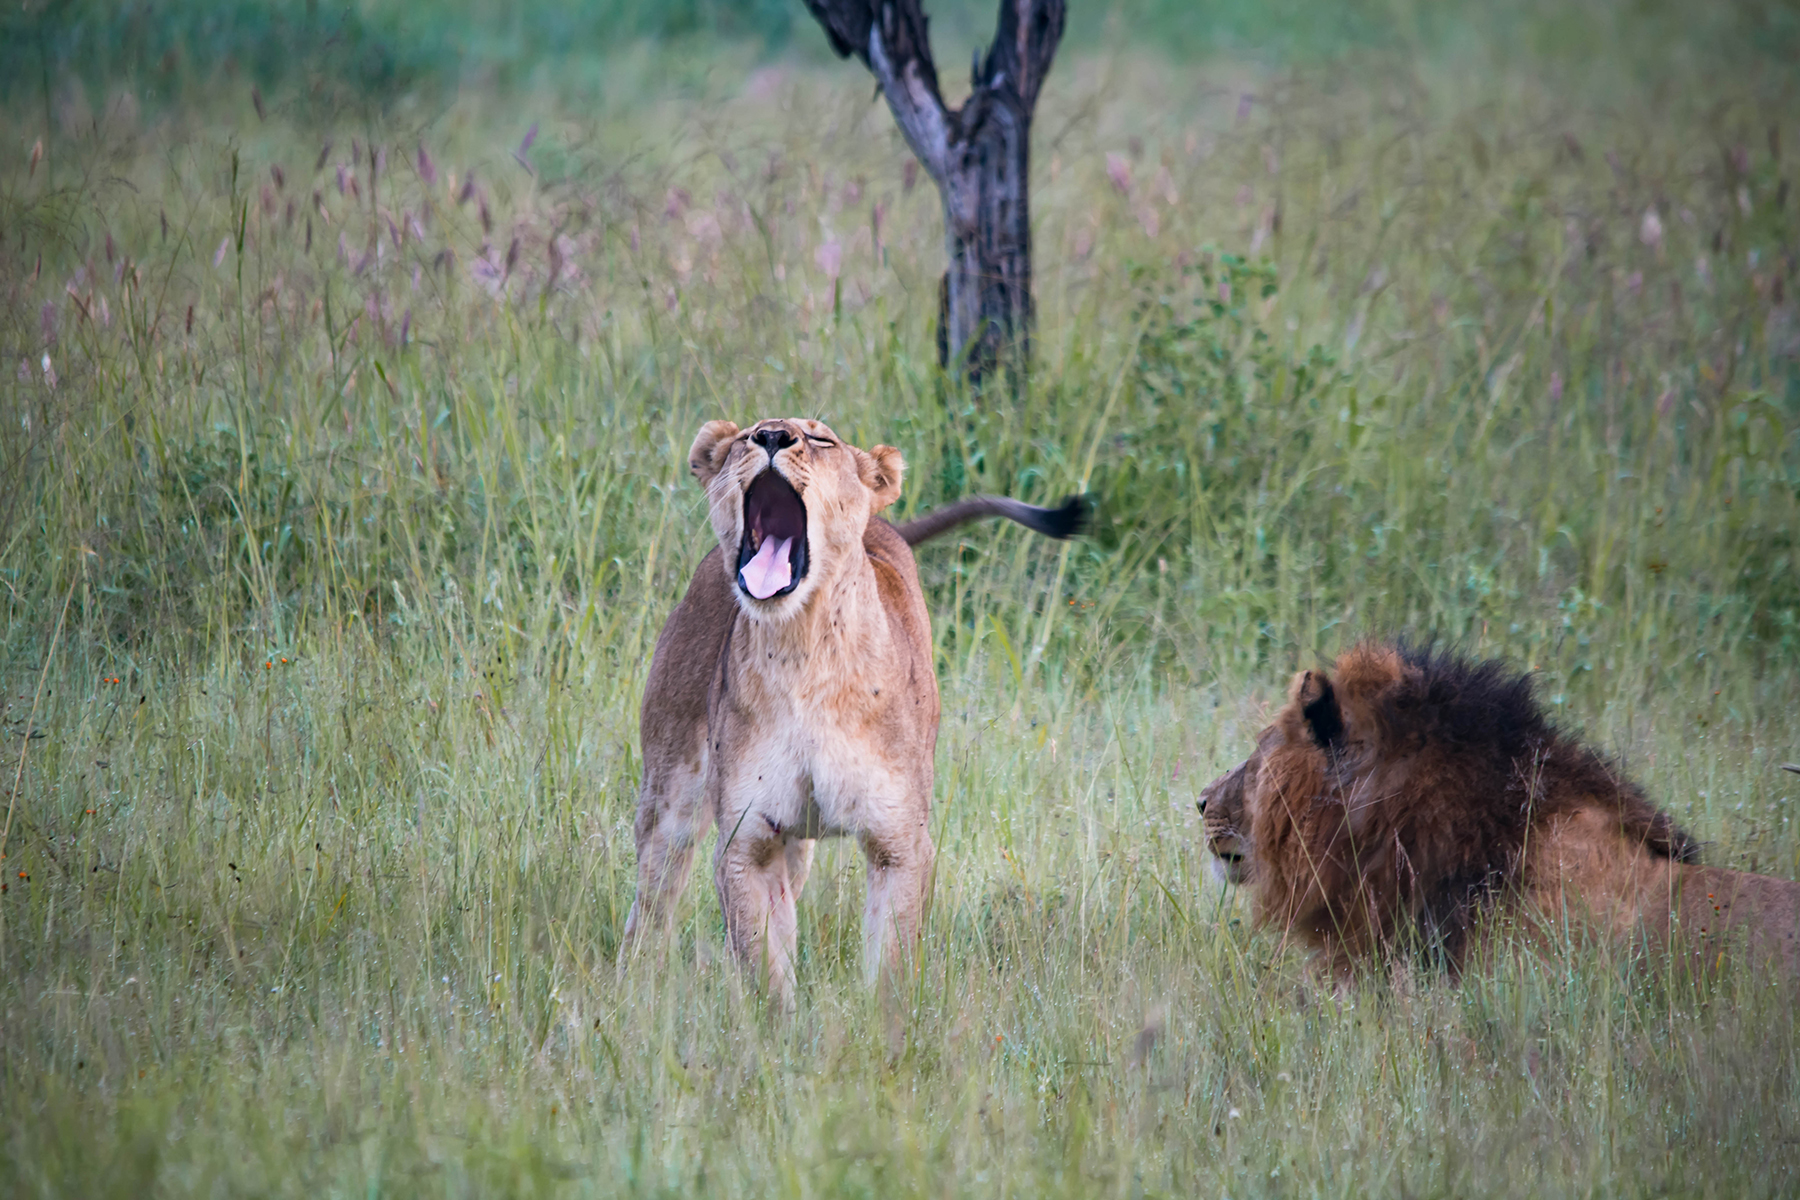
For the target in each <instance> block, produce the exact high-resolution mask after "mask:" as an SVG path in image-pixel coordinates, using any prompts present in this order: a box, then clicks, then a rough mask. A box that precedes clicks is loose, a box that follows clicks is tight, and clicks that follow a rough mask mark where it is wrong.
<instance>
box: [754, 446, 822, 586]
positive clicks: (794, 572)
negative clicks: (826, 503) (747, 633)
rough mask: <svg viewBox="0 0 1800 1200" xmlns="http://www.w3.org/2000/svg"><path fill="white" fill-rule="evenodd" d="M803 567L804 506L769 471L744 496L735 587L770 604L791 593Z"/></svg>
mask: <svg viewBox="0 0 1800 1200" xmlns="http://www.w3.org/2000/svg"><path fill="white" fill-rule="evenodd" d="M790 440H791V439H790ZM806 566H807V558H806V505H805V504H804V503H803V502H802V501H801V499H800V493H799V492H796V491H795V490H794V485H793V484H791V483H789V482H788V481H787V480H786V479H785V478H783V477H782V475H781V472H779V471H777V470H775V468H774V467H773V466H771V467H769V469H767V470H765V471H764V472H763V473H762V474H760V475H758V476H757V477H756V478H755V479H754V480H753V481H752V482H751V484H750V487H749V488H748V489H747V490H746V491H745V492H744V537H743V541H741V542H740V543H738V573H737V583H738V586H739V587H740V588H742V589H743V590H744V592H745V593H746V594H747V595H749V596H752V597H754V598H755V599H757V600H772V599H774V598H775V597H776V596H782V595H786V594H787V593H788V592H791V591H793V590H794V588H795V586H796V585H797V584H799V582H800V581H801V580H802V579H804V578H805V577H806Z"/></svg>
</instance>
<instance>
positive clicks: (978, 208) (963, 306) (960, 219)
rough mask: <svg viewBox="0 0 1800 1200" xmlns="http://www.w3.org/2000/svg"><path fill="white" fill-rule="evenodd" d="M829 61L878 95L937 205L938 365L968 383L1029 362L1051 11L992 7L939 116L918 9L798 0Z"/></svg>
mask: <svg viewBox="0 0 1800 1200" xmlns="http://www.w3.org/2000/svg"><path fill="white" fill-rule="evenodd" d="M806 6H807V8H808V9H810V10H811V11H812V14H813V16H814V17H816V18H818V21H819V24H820V25H822V26H824V28H825V34H826V36H827V37H828V38H830V39H831V48H832V49H833V50H835V51H837V53H838V54H839V56H841V57H847V56H849V55H851V54H854V55H856V57H857V58H859V59H861V60H862V61H863V62H864V63H865V64H866V65H867V66H868V68H869V70H870V71H871V72H873V73H874V75H875V78H876V80H877V81H878V82H879V83H880V84H881V93H882V95H883V96H885V97H886V98H887V102H888V107H889V108H890V109H891V110H892V111H893V114H894V120H895V121H896V122H897V123H898V124H899V126H900V132H901V133H902V134H904V135H905V137H906V144H907V145H908V146H910V147H912V152H913V153H914V154H915V155H917V156H918V159H919V162H920V163H921V164H923V165H924V167H925V170H926V173H928V174H929V175H930V176H931V178H932V180H933V182H935V183H936V184H937V187H938V194H939V195H940V196H941V197H942V198H943V202H944V243H945V250H946V251H947V253H948V256H949V261H950V265H949V269H948V270H947V271H945V272H944V278H943V282H942V284H941V285H940V286H939V289H938V361H939V363H941V364H942V365H944V366H945V367H950V366H952V365H960V366H961V367H962V368H963V370H965V371H966V372H967V374H968V376H969V377H970V378H971V379H973V380H976V381H979V380H981V379H982V378H983V377H984V376H987V375H989V374H991V373H992V372H993V371H994V369H995V368H996V367H997V366H1001V365H1004V366H1005V367H1007V368H1008V369H1009V370H1011V371H1014V372H1015V373H1017V372H1023V371H1024V369H1025V367H1026V365H1027V363H1028V362H1029V360H1030V356H1031V324H1032V302H1031V204H1030V198H1029V195H1028V192H1027V187H1028V183H1029V178H1030V171H1029V168H1030V165H1031V114H1032V110H1033V109H1034V108H1035V107H1036V106H1037V97H1038V89H1039V87H1040V86H1042V84H1043V80H1044V76H1045V75H1046V74H1047V73H1048V72H1049V70H1050V61H1051V59H1053V58H1054V57H1055V56H1056V46H1057V43H1058V42H1059V41H1061V40H1062V32H1063V3H1062V0H1000V19H999V23H998V25H997V27H996V29H995V31H994V44H993V45H992V46H991V47H989V48H988V52H987V57H986V58H985V59H983V58H982V57H981V55H980V53H979V52H977V54H976V56H975V63H974V70H973V79H972V81H971V82H972V84H973V86H974V92H973V93H972V94H971V95H970V96H969V98H968V100H967V101H966V102H964V104H963V106H962V107H961V108H960V109H951V108H948V107H946V106H945V104H944V100H943V97H942V96H941V95H940V94H939V92H938V77H937V67H936V66H935V65H934V64H933V63H932V59H931V41H930V37H929V34H928V32H927V24H928V22H927V18H926V16H925V13H924V11H923V9H922V8H921V7H920V3H919V0H886V2H882V0H874V2H871V0H806Z"/></svg>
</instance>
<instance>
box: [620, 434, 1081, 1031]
mask: <svg viewBox="0 0 1800 1200" xmlns="http://www.w3.org/2000/svg"><path fill="white" fill-rule="evenodd" d="M688 463H689V466H691V467H692V468H693V472H694V475H695V477H696V478H697V479H699V481H700V482H701V484H702V485H703V486H704V487H705V488H706V495H707V501H708V504H709V507H710V511H711V517H712V526H713V531H714V532H715V533H716V534H717V535H718V539H719V545H718V547H717V548H716V549H714V550H712V551H711V552H710V553H708V554H707V556H706V558H705V559H704V560H703V561H702V562H701V564H700V568H699V570H698V571H697V572H696V573H695V575H694V579H693V582H692V583H691V584H690V585H689V586H688V591H687V595H686V597H685V598H683V600H682V601H681V603H680V604H679V605H678V606H677V607H676V609H675V611H674V613H673V614H671V615H670V617H669V621H668V624H666V625H665V626H663V631H662V636H661V637H659V638H658V639H657V642H656V653H655V656H654V657H653V658H652V660H651V663H650V676H649V679H648V680H647V682H646V685H645V691H644V707H643V715H642V739H643V755H644V778H643V786H642V789H641V791H640V792H639V794H638V813H637V830H636V832H637V854H638V881H637V899H636V900H635V902H634V903H633V904H632V906H631V916H630V918H629V920H628V921H627V922H626V926H625V945H624V948H623V950H622V952H621V961H624V959H625V958H626V957H628V956H629V955H630V953H631V952H632V949H633V947H634V946H635V945H637V944H638V942H639V941H640V939H642V938H644V937H645V936H646V935H647V933H648V931H651V930H655V931H656V933H657V934H658V935H659V936H660V935H662V934H663V933H664V932H665V931H666V927H667V924H668V921H669V918H670V914H671V911H672V909H673V906H674V901H675V898H676V897H677V896H678V895H679V894H680V892H681V889H682V887H683V886H684V885H685V884H686V882H687V877H688V873H689V871H690V869H691V868H692V866H693V858H694V847H695V843H696V842H697V840H698V839H699V838H700V837H701V835H702V834H704V833H705V832H706V830H707V828H708V827H709V826H714V825H716V826H717V827H718V830H719V846H718V851H717V853H716V854H715V856H714V879H715V881H716V882H717V884H718V888H719V901H720V904H721V906H722V907H723V909H724V912H725V926H726V933H727V936H728V938H729V940H730V942H731V947H732V950H733V951H734V952H735V954H736V955H737V957H738V959H739V960H740V961H741V962H742V963H744V964H745V965H747V966H751V967H753V968H759V969H763V970H766V972H767V979H768V987H769V991H770V994H771V995H772V996H773V997H774V998H775V1000H776V1001H777V1002H778V1003H779V1004H781V1005H782V1006H784V1007H786V1006H789V1005H791V1004H792V999H793V959H794V938H795V925H794V901H795V898H796V897H797V896H798V895H799V893H800V889H801V888H802V887H804V886H805V883H806V874H807V870H808V868H809V867H810V866H811V863H812V852H813V843H814V840H815V839H817V838H820V837H828V836H833V835H845V836H851V837H855V838H856V839H857V840H858V841H860V842H861V843H862V848H863V853H864V854H865V855H866V856H867V858H868V863H869V891H868V904H867V907H866V909H865V912H864V965H865V968H866V970H867V972H868V974H869V976H870V978H871V979H874V978H875V977H876V976H877V975H878V974H879V973H880V972H881V970H882V968H883V967H884V966H886V965H890V964H892V963H893V962H894V960H895V958H896V955H897V954H898V952H899V950H900V948H901V947H902V946H907V945H910V944H911V943H912V941H913V939H914V938H915V937H916V936H917V934H918V929H919V917H920V909H921V907H922V905H923V902H924V899H925V891H926V887H927V884H928V881H929V878H930V873H931V867H932V858H933V853H934V852H933V849H932V844H931V836H930V834H929V833H928V832H927V828H926V824H927V820H928V818H929V815H930V812H931V786H932V755H933V751H934V749H935V747H936V744H937V726H938V691H937V676H936V673H935V671H934V670H933V665H932V651H931V619H930V617H929V615H928V614H927V613H926V611H925V600H924V596H923V595H922V594H921V592H920V590H919V577H918V572H917V570H916V569H915V567H914V565H913V557H912V550H911V546H913V545H916V544H917V543H919V542H922V541H924V540H926V539H927V538H930V537H934V536H936V535H937V534H940V533H943V532H945V531H947V530H949V529H952V528H954V527H955V526H957V525H959V524H962V523H963V522H965V521H970V520H974V519H976V518H978V517H983V516H1005V517H1009V518H1011V519H1012V520H1015V521H1017V522H1019V523H1020V524H1022V525H1025V526H1027V527H1029V528H1031V529H1034V530H1037V531H1038V532H1039V533H1043V534H1047V535H1049V536H1051V537H1056V538H1063V537H1068V536H1069V535H1071V534H1073V533H1075V532H1076V531H1077V530H1078V529H1079V528H1080V526H1081V524H1082V522H1083V519H1084V516H1085V511H1086V506H1085V504H1084V503H1083V501H1081V500H1080V499H1079V498H1071V499H1070V500H1068V501H1066V502H1065V503H1064V504H1063V505H1062V506H1061V507H1059V508H1055V509H1044V508H1036V507H1033V506H1032V505H1029V504H1023V503H1020V502H1019V501H1016V500H1008V499H1004V498H1001V497H996V496H977V497H974V498H971V499H968V500H963V501H960V502H958V503H957V504H954V505H951V506H949V507H948V508H945V509H942V510H940V511H938V512H936V513H933V514H931V515H929V516H925V517H921V518H919V519H918V520H915V521H911V522H909V523H907V524H904V525H900V526H898V527H896V526H893V525H890V524H888V523H887V522H886V521H884V520H882V519H881V518H880V517H879V516H877V515H876V514H878V513H880V512H881V510H882V509H884V508H886V507H887V506H888V505H890V504H892V503H893V502H894V500H895V499H896V498H897V497H898V496H899V495H900V476H901V472H902V471H903V469H904V463H903V462H902V461H901V458H900V452H899V451H898V450H896V449H894V448H893V447H892V446H876V447H875V448H874V449H873V450H870V451H863V450H858V449H857V448H856V447H854V446H849V445H846V444H845V443H844V442H843V441H842V440H840V439H839V438H838V436H837V435H836V434H835V433H833V432H832V431H831V430H830V429H829V428H827V427H826V426H825V425H823V424H821V423H820V422H818V421H811V420H803V419H799V418H793V419H787V420H767V421H759V422H758V423H757V424H755V425H753V426H751V427H750V428H749V429H739V428H738V427H737V426H736V425H734V424H732V423H731V422H729V421H710V422H708V423H707V424H706V425H705V426H703V427H702V428H701V430H700V434H699V436H698V437H696V438H695V439H694V446H693V449H692V450H691V451H690V452H689V454H688Z"/></svg>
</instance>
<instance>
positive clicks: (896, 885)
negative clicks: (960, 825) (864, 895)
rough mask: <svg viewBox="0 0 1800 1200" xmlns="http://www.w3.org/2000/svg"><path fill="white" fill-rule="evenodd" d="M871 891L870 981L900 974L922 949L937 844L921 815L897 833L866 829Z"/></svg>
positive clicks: (866, 969) (866, 958)
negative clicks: (923, 925)
mask: <svg viewBox="0 0 1800 1200" xmlns="http://www.w3.org/2000/svg"><path fill="white" fill-rule="evenodd" d="M861 840H862V848H863V856H864V857H865V858H867V859H868V863H869V896H868V902H867V904H866V905H865V906H864V908H863V974H864V977H865V978H866V979H867V980H868V982H869V984H870V985H871V986H874V985H875V984H877V983H879V982H880V981H881V980H882V979H883V978H884V977H886V978H888V979H890V980H894V981H896V982H897V981H898V975H897V973H898V972H899V970H900V969H901V968H902V967H903V966H904V965H906V964H907V962H908V960H909V959H910V957H911V956H912V955H913V954H915V953H916V952H917V950H918V945H919V933H920V926H921V923H922V921H923V920H924V915H925V901H926V899H927V897H928V896H929V895H930V891H931V868H932V864H933V862H934V861H935V860H936V858H937V849H936V847H934V846H933V845H932V844H931V835H930V834H929V833H928V832H926V829H925V823H924V820H923V818H921V819H920V820H919V822H918V824H917V825H916V826H913V827H911V828H908V829H905V830H901V831H899V832H897V833H894V834H887V835H882V834H873V833H866V834H864V835H863V836H862V839H861Z"/></svg>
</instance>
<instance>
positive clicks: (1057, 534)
mask: <svg viewBox="0 0 1800 1200" xmlns="http://www.w3.org/2000/svg"><path fill="white" fill-rule="evenodd" d="M1093 515H1094V505H1093V503H1092V502H1091V501H1090V500H1089V499H1088V498H1087V497H1086V496H1081V495H1075V496H1070V497H1069V498H1068V499H1066V500H1064V501H1063V502H1062V503H1061V504H1059V505H1057V506H1056V507H1055V508H1040V509H1035V510H1034V511H1033V513H1032V515H1031V517H1030V518H1029V519H1027V520H1024V521H1023V522H1022V523H1023V524H1024V525H1025V526H1027V527H1028V528H1030V529H1034V530H1036V531H1037V532H1038V533H1041V534H1043V535H1044V536H1045V537H1053V538H1057V539H1059V540H1060V539H1062V538H1072V537H1074V536H1075V535H1076V534H1078V533H1084V532H1086V530H1087V527H1088V522H1089V520H1091V519H1092V517H1093Z"/></svg>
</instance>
